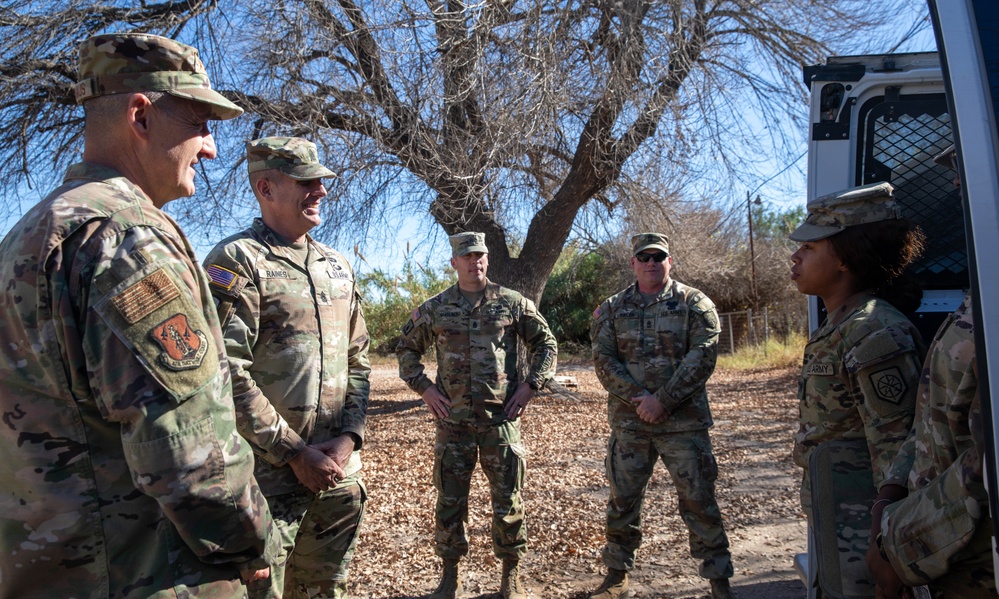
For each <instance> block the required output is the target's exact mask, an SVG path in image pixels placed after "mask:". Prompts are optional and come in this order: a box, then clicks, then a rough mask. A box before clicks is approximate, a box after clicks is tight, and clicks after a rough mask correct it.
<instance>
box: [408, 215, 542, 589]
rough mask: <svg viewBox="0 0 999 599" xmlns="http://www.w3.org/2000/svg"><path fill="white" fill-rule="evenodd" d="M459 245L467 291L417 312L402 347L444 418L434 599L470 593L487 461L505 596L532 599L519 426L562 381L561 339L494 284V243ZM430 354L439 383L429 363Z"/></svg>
mask: <svg viewBox="0 0 999 599" xmlns="http://www.w3.org/2000/svg"><path fill="white" fill-rule="evenodd" d="M450 241H451V247H452V255H453V257H452V258H451V266H453V267H454V269H455V271H456V272H457V275H458V283H457V284H456V285H453V286H452V287H450V288H448V289H447V290H445V291H444V292H443V293H441V294H439V295H437V296H435V297H433V298H431V299H429V300H427V301H426V302H425V303H424V304H423V305H421V306H420V307H419V308H417V309H416V310H413V314H412V316H411V317H410V319H409V320H408V321H407V322H406V324H405V326H403V329H402V337H401V339H400V340H399V345H398V347H397V348H396V354H397V355H398V357H399V376H401V377H402V380H404V381H405V382H406V384H407V385H409V387H410V388H411V389H412V390H413V391H416V392H417V393H419V394H420V396H421V397H422V398H423V401H424V402H425V403H426V404H427V407H429V408H430V411H431V412H432V413H433V415H434V416H435V418H436V419H437V421H436V422H437V440H436V443H435V446H434V486H435V487H436V488H437V509H436V513H435V515H436V526H435V532H434V538H435V541H436V552H437V555H439V556H440V557H441V558H443V560H444V571H443V575H442V577H441V582H440V585H439V586H438V588H437V590H436V591H435V593H434V595H432V597H434V598H453V597H455V596H457V595H459V594H460V593H461V583H460V580H459V576H458V561H459V560H460V559H461V558H462V557H464V556H465V555H467V554H468V539H467V538H466V536H465V527H464V523H465V522H466V521H467V520H468V491H469V485H470V483H471V478H472V471H473V470H474V469H475V462H476V460H477V459H479V460H480V461H481V464H482V469H483V471H484V472H485V473H486V478H487V479H488V480H489V490H490V493H491V495H492V505H493V524H492V538H493V551H494V552H495V554H496V556H497V557H499V558H500V559H501V560H503V575H502V580H501V583H500V592H501V594H502V596H503V597H504V599H506V598H511V597H512V598H523V597H526V596H527V595H526V592H525V591H524V590H523V586H522V585H521V582H520V574H519V572H520V571H519V563H520V560H521V559H522V558H523V556H524V555H525V554H526V552H527V531H526V529H525V527H524V504H523V502H522V500H521V496H520V491H521V488H522V486H523V483H524V473H525V467H526V463H525V459H524V457H525V451H524V446H523V445H522V444H521V441H520V422H519V418H520V416H521V415H522V414H523V413H524V409H525V408H526V407H527V404H528V402H529V401H530V400H531V398H532V397H533V395H534V393H535V392H536V391H538V390H540V389H541V388H542V387H544V385H545V384H546V383H547V382H548V380H549V379H551V377H552V375H553V374H554V373H555V359H556V352H557V347H556V345H555V337H554V336H553V335H552V333H551V330H549V328H548V323H546V322H545V319H544V318H543V317H542V316H541V315H540V314H539V313H538V311H537V309H536V308H535V307H534V302H532V301H531V300H529V299H526V298H524V297H523V296H521V295H520V294H519V293H517V292H516V291H513V290H511V289H506V288H504V287H500V286H499V285H496V284H495V283H491V282H490V281H489V280H488V279H487V278H486V270H487V268H488V266H489V259H488V252H489V250H488V249H487V248H486V242H485V235H483V234H482V233H476V232H468V233H461V234H458V235H452V236H451V238H450ZM518 338H520V340H522V341H523V342H524V343H525V344H526V345H527V351H528V353H529V354H530V372H529V373H528V375H527V378H526V380H520V379H519V377H518V375H517V346H518ZM431 348H433V349H434V353H435V356H436V359H437V381H436V382H434V381H431V380H430V379H429V378H428V377H427V375H426V374H424V372H423V365H422V364H421V363H420V357H421V356H422V355H423V354H424V353H425V352H426V351H427V350H429V349H431Z"/></svg>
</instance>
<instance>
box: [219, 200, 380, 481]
mask: <svg viewBox="0 0 999 599" xmlns="http://www.w3.org/2000/svg"><path fill="white" fill-rule="evenodd" d="M306 240H307V243H308V244H309V253H308V258H307V263H306V264H302V263H301V259H300V258H299V257H297V256H296V255H295V253H294V251H293V250H292V248H290V247H288V244H287V243H286V242H285V241H283V240H282V239H281V238H280V237H278V236H277V235H276V234H275V233H274V231H272V230H271V229H270V228H269V227H268V226H267V225H265V224H264V222H263V221H262V220H260V219H259V218H258V219H255V220H254V222H253V225H252V226H251V227H249V228H248V229H246V230H244V231H242V232H240V233H237V234H236V235H233V236H231V237H229V238H227V239H224V240H222V241H221V242H219V244H218V245H217V246H215V249H213V250H212V251H211V253H210V254H209V255H208V257H207V258H206V259H205V268H206V269H207V270H208V273H209V278H210V279H211V283H210V285H209V287H210V288H211V290H212V294H213V295H214V296H215V298H216V301H217V302H218V308H219V315H220V317H221V318H222V321H223V323H222V328H223V334H224V336H225V348H226V352H227V353H228V354H229V367H230V370H231V371H232V387H233V394H234V395H235V399H236V415H237V425H238V427H239V431H240V433H242V434H243V436H244V437H246V438H247V439H249V441H250V443H251V444H252V445H253V448H254V451H255V452H256V454H257V455H258V456H259V457H260V459H258V460H257V466H256V476H257V480H258V481H259V483H260V487H261V488H262V489H263V490H264V494H265V495H267V496H268V497H270V496H272V495H277V494H279V493H288V492H292V491H300V490H302V489H303V487H302V486H301V485H300V484H299V482H298V479H297V478H296V477H295V473H294V471H293V470H292V469H291V467H286V466H287V463H288V460H290V459H292V458H294V457H295V456H297V455H298V454H299V453H301V451H302V450H303V449H304V448H305V446H306V444H309V445H312V444H316V443H321V442H323V441H328V440H329V439H332V438H334V437H336V436H339V435H341V434H343V433H347V432H350V433H354V434H356V435H357V436H358V437H359V438H360V439H362V440H363V439H364V426H365V418H366V414H367V409H368V390H369V384H368V374H369V373H370V372H371V367H370V365H369V364H368V330H367V328H366V327H365V324H364V316H363V314H362V313H361V302H360V296H359V295H358V291H357V285H356V282H355V280H354V272H353V270H352V269H351V267H350V264H349V263H348V262H347V260H346V259H345V258H344V257H343V256H342V255H340V254H339V253H338V252H336V251H334V250H333V249H331V248H329V247H327V246H325V245H323V244H321V243H319V242H317V241H315V240H314V239H312V238H311V237H308V236H306Z"/></svg>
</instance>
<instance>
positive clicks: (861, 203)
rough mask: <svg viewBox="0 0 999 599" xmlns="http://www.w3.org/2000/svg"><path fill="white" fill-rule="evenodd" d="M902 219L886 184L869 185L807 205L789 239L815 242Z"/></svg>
mask: <svg viewBox="0 0 999 599" xmlns="http://www.w3.org/2000/svg"><path fill="white" fill-rule="evenodd" d="M897 218H902V212H901V210H900V209H899V207H898V206H896V205H895V188H894V187H892V186H891V184H890V183H871V184H870V185H862V186H860V187H854V188H852V189H847V190H844V191H837V192H836V193H831V194H829V195H824V196H822V197H820V198H816V199H815V200H813V201H811V202H809V203H808V216H806V217H805V222H803V223H801V224H800V225H798V228H797V229H795V230H794V231H793V232H792V233H791V235H790V237H791V239H792V240H793V241H818V240H820V239H825V238H826V237H832V236H833V235H835V234H837V233H839V232H840V231H842V230H844V229H846V228H847V227H852V226H854V225H863V224H867V223H876V222H879V221H883V220H893V219H897Z"/></svg>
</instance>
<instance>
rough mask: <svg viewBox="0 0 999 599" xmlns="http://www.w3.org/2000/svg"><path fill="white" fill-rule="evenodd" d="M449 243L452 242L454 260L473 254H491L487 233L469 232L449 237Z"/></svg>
mask: <svg viewBox="0 0 999 599" xmlns="http://www.w3.org/2000/svg"><path fill="white" fill-rule="evenodd" d="M448 241H450V242H451V256H452V257H454V258H460V257H462V256H464V255H465V254H471V253H472V252H481V253H483V254H488V253H489V248H487V247H486V234H485V233H479V232H477V231H467V232H465V233H458V234H457V235H452V236H450V237H448Z"/></svg>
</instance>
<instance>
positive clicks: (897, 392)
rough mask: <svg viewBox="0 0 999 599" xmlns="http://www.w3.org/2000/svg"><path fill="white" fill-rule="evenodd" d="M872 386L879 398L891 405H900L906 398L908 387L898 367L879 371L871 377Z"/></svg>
mask: <svg viewBox="0 0 999 599" xmlns="http://www.w3.org/2000/svg"><path fill="white" fill-rule="evenodd" d="M871 385H872V386H873V387H874V392H875V393H876V394H877V396H878V398H880V399H883V400H885V401H887V402H889V403H893V404H896V405H897V404H898V403H900V402H901V401H902V398H903V397H905V392H906V391H907V390H908V386H907V385H906V384H905V379H904V378H902V371H901V370H899V369H898V366H892V367H891V368H885V369H884V370H879V371H877V372H875V373H873V374H872V375H871Z"/></svg>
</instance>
